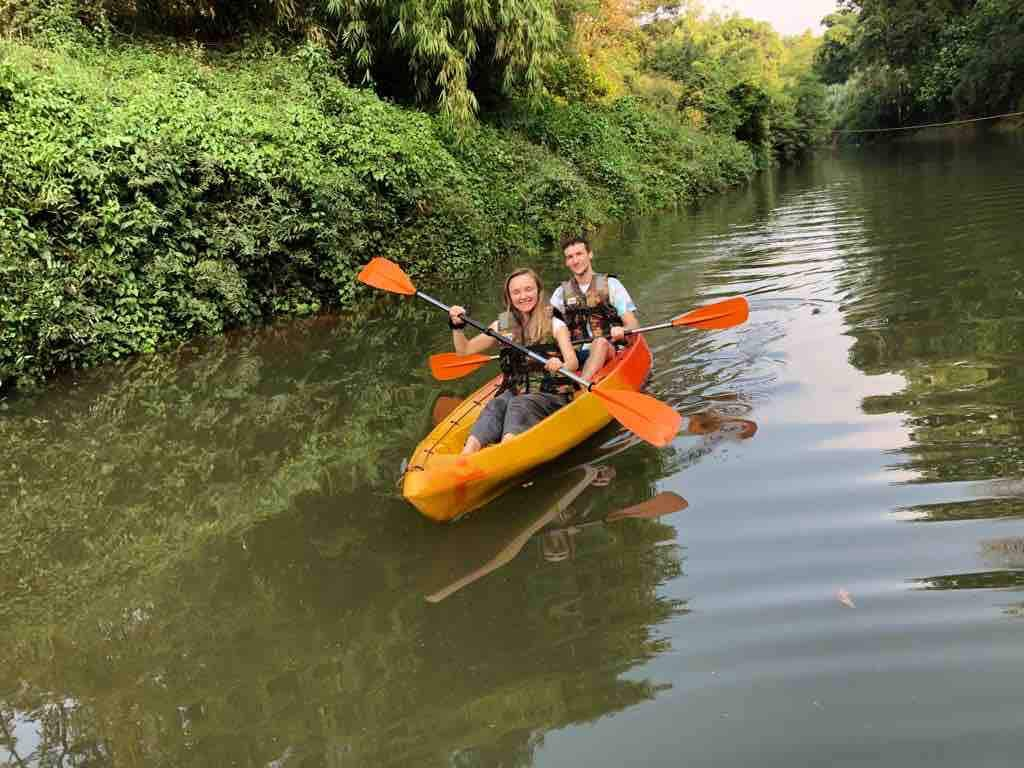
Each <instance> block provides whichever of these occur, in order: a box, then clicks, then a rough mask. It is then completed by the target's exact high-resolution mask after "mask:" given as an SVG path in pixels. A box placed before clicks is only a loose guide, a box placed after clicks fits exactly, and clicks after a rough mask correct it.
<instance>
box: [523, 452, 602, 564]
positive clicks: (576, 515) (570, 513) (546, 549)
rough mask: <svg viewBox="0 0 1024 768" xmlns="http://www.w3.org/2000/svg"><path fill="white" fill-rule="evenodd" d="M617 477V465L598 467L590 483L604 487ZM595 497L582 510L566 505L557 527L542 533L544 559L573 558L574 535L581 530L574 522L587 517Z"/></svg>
mask: <svg viewBox="0 0 1024 768" xmlns="http://www.w3.org/2000/svg"><path fill="white" fill-rule="evenodd" d="M614 479H615V467H609V466H600V467H597V474H596V475H595V476H594V479H593V480H591V481H590V485H591V486H594V487H597V488H603V487H605V486H607V485H608V484H609V483H611V481H612V480H614ZM594 502H595V499H593V498H592V499H591V501H590V503H589V504H588V505H587V506H586V508H585V509H583V510H582V511H580V510H577V509H574V508H573V507H571V506H570V507H566V508H565V509H563V510H562V511H561V512H559V513H558V515H557V516H556V517H555V520H554V523H555V525H556V526H557V527H555V528H553V529H551V530H548V531H546V532H544V533H542V534H541V540H540V549H541V553H542V554H543V556H544V559H545V560H547V561H548V562H549V563H559V562H561V561H562V560H571V559H572V558H573V556H575V554H576V544H575V541H574V537H575V536H576V534H577V533H579V532H580V528H579V527H578V526H577V525H573V524H572V523H576V524H579V523H581V522H583V521H584V520H586V519H587V516H588V515H590V512H591V510H593V508H594Z"/></svg>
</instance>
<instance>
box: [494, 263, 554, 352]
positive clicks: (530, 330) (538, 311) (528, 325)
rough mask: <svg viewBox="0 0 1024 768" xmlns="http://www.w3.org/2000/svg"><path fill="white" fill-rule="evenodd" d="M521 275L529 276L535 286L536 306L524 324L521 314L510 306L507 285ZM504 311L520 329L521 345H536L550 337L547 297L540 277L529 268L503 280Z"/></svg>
mask: <svg viewBox="0 0 1024 768" xmlns="http://www.w3.org/2000/svg"><path fill="white" fill-rule="evenodd" d="M521 275H529V276H530V277H532V278H533V282H534V283H535V284H536V285H537V306H535V307H534V308H533V311H532V312H530V319H529V320H528V321H527V322H525V323H524V322H523V314H522V312H520V311H519V310H518V309H516V308H515V307H514V306H513V305H512V295H511V294H510V293H509V285H510V284H511V283H512V281H513V280H514V279H515V278H517V277H519V276H521ZM505 310H506V311H507V312H511V313H512V316H513V317H514V318H515V319H516V322H517V323H518V324H519V327H520V329H522V332H523V334H522V335H523V344H537V343H538V342H539V341H540V340H541V339H543V338H545V337H547V336H551V335H552V332H551V304H550V303H549V302H548V296H547V294H546V293H545V292H544V283H543V282H542V281H541V279H540V275H538V274H537V273H536V272H534V271H533V270H532V269H530V268H529V267H520V268H519V269H515V270H513V271H512V273H511V274H510V275H509V276H508V277H507V278H505Z"/></svg>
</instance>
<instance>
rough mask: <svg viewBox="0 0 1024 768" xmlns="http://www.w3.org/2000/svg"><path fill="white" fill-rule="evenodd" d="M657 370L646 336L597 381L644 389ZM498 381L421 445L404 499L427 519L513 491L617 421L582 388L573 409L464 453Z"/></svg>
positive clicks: (634, 340)
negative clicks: (522, 479) (518, 481)
mask: <svg viewBox="0 0 1024 768" xmlns="http://www.w3.org/2000/svg"><path fill="white" fill-rule="evenodd" d="M650 370H651V350H650V348H649V347H648V346H647V342H646V341H645V340H644V337H643V335H642V334H637V335H635V336H631V337H630V341H629V343H628V344H627V345H626V346H625V347H623V348H622V349H620V350H619V351H618V353H617V354H616V355H615V357H614V358H612V359H611V360H609V361H608V363H607V365H605V367H604V368H602V369H601V371H599V372H598V374H597V375H596V376H595V377H594V380H595V381H596V382H597V383H596V384H595V385H594V388H595V389H602V390H605V391H611V390H629V391H633V392H636V391H638V390H639V389H640V388H641V387H642V386H643V384H644V382H645V381H646V380H647V376H648V374H649V373H650ZM500 382H501V377H500V376H497V377H495V378H494V379H492V380H491V381H489V382H487V383H486V384H485V385H484V386H482V387H480V389H478V390H477V391H476V392H474V393H473V394H472V395H470V396H469V397H467V398H466V399H465V400H464V401H463V402H462V403H461V404H460V405H459V406H458V407H456V408H455V409H454V410H453V411H452V412H451V413H449V414H448V415H447V416H446V417H445V418H444V419H442V420H441V422H440V423H438V424H437V426H436V427H434V429H433V430H432V431H431V432H430V434H428V435H427V436H426V437H425V438H423V440H422V441H420V444H419V445H418V446H417V447H416V450H415V451H414V452H413V454H412V457H411V458H410V459H409V463H408V465H407V467H406V470H405V476H404V478H403V481H402V495H403V496H404V497H405V498H406V499H408V501H409V502H410V503H411V504H413V505H414V506H415V507H416V508H417V509H418V510H419V511H420V512H421V513H422V514H423V515H425V516H426V517H429V518H430V519H432V520H436V521H438V522H448V521H451V520H455V519H457V518H459V517H461V516H462V515H464V514H466V513H467V512H472V511H473V510H474V509H477V508H479V507H481V506H483V505H484V504H486V503H487V502H488V501H490V500H492V499H494V498H496V497H497V496H499V495H500V494H502V493H504V492H505V491H506V490H508V489H509V488H510V487H511V486H512V485H514V484H515V481H516V479H517V478H518V477H520V476H521V475H523V474H524V473H525V472H528V471H529V470H531V469H533V468H534V467H536V466H538V465H540V464H543V463H544V462H547V461H551V460H552V459H554V458H555V457H557V456H560V455H561V454H563V453H565V452H566V451H568V450H569V449H570V448H573V447H574V446H576V445H578V444H579V443H581V442H582V441H583V440H585V439H587V438H588V437H590V436H591V435H592V434H594V433H595V432H597V431H598V430H599V429H601V428H602V427H604V426H605V425H606V424H608V422H609V421H611V416H610V415H609V414H608V409H607V408H606V407H605V406H604V405H603V404H602V402H601V400H600V399H599V398H598V396H597V395H594V394H592V393H590V392H587V391H583V390H580V391H579V392H577V393H576V396H575V398H574V399H573V401H572V402H570V403H569V404H568V405H566V406H564V407H563V408H560V409H559V410H557V411H556V412H555V413H553V414H552V415H551V416H548V417H547V418H546V419H544V420H543V421H541V422H539V423H538V424H535V425H534V426H533V427H531V428H530V429H528V430H526V431H525V432H523V433H522V434H520V435H518V436H516V437H515V438H513V439H512V440H509V441H508V442H505V443H497V444H495V445H491V446H488V447H486V448H483V449H482V450H480V451H477V452H476V453H473V454H469V455H468V456H462V455H460V453H459V452H460V451H461V450H462V446H463V445H464V444H465V442H466V437H467V436H468V435H469V431H470V429H471V428H472V426H473V424H474V422H475V421H476V419H477V417H478V416H479V415H480V411H481V410H482V409H483V407H484V406H485V405H486V404H487V403H488V402H489V401H490V400H491V398H493V397H494V395H495V393H496V392H497V390H498V385H499V384H500Z"/></svg>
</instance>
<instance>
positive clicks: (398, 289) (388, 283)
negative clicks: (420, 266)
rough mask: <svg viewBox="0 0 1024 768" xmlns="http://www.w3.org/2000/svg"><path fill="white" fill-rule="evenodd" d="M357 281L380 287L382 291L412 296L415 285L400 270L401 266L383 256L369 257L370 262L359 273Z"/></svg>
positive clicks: (414, 291)
mask: <svg viewBox="0 0 1024 768" xmlns="http://www.w3.org/2000/svg"><path fill="white" fill-rule="evenodd" d="M359 282H361V283H366V284H367V285H372V286H373V287H374V288H380V289H381V290H382V291H389V292H391V293H401V294H403V295H405V296H412V295H414V294H415V293H416V286H415V285H413V284H412V280H410V279H409V276H408V275H407V274H405V272H403V271H402V268H401V267H399V266H398V265H397V264H395V262H393V261H389V260H388V259H385V258H384V257H383V256H377V257H375V258H373V259H370V263H369V264H367V265H366V266H365V267H363V269H362V271H361V272H360V273H359Z"/></svg>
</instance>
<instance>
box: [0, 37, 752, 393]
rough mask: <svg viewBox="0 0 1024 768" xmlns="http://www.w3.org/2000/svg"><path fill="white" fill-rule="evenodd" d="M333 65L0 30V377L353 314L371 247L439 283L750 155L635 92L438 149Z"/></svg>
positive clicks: (666, 201)
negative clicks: (34, 38)
mask: <svg viewBox="0 0 1024 768" xmlns="http://www.w3.org/2000/svg"><path fill="white" fill-rule="evenodd" d="M336 75H337V62H336V61H335V60H333V59H332V57H330V56H329V55H327V54H326V53H325V52H324V49H321V48H318V47H317V46H316V45H313V44H306V45H303V46H301V47H299V48H297V49H294V50H293V51H292V53H291V54H290V55H287V56H286V55H283V54H280V53H275V52H274V49H273V46H268V45H265V44H263V43H261V42H260V41H259V40H256V41H254V42H252V43H251V44H250V45H249V46H248V47H245V48H243V49H242V50H240V51H238V52H235V53H232V54H216V55H215V54H212V53H210V52H209V51H207V50H206V49H205V48H203V47H202V46H198V45H196V44H195V43H187V44H182V43H174V42H164V43H160V44H159V45H158V46H154V45H152V44H151V45H150V46H149V47H147V48H139V47H131V46H129V47H123V48H113V47H110V46H108V47H106V48H97V47H90V46H84V47H83V46H80V47H77V48H74V49H73V50H69V51H66V52H55V51H44V50H41V49H39V48H33V47H30V46H25V45H20V44H16V43H13V42H0V173H2V175H3V178H4V179H5V180H6V181H7V183H6V184H5V185H4V187H3V188H2V189H0V276H2V277H0V279H2V280H3V285H4V288H3V290H2V291H0V381H2V382H7V383H8V384H9V383H10V381H12V380H21V381H22V382H23V383H27V382H32V381H40V380H42V379H43V378H45V377H46V376H48V375H49V374H51V373H53V372H54V371H57V370H60V369H62V368H68V367H81V366H90V365H93V364H96V363H99V362H101V361H104V360H109V359H112V358H119V357H124V356H126V355H132V354H136V353H140V352H151V351H153V350H155V349H157V348H159V347H161V346H163V345H167V344H169V343H173V342H177V341H180V340H183V339H187V338H190V337H192V336H196V335H206V334H218V333H221V332H222V331H223V330H225V329H226V328H230V327H234V326H238V325H243V324H251V323H259V322H264V321H266V320H268V319H270V318H273V317H276V316H279V315H305V314H310V313H313V312H317V311H319V310H321V309H323V308H325V307H351V306H354V302H355V301H356V299H357V297H358V294H359V292H360V291H365V289H363V288H362V287H361V286H358V284H357V283H356V281H355V280H354V276H355V273H356V270H357V269H358V267H359V266H360V265H361V264H363V263H365V262H366V261H367V260H369V259H370V258H371V257H373V256H376V255H384V256H388V257H391V258H395V259H397V260H399V261H400V262H401V263H402V264H403V266H405V267H406V268H407V270H408V271H409V272H410V274H411V275H412V276H413V277H414V278H416V279H424V280H426V281H427V282H428V283H429V282H430V281H439V280H448V281H450V280H454V279H458V278H460V277H463V276H466V275H468V274H470V273H472V272H474V271H476V270H479V269H481V268H484V267H486V266H488V265H491V264H493V263H494V261H495V259H497V258H499V257H508V256H509V255H514V254H517V253H523V252H528V251H534V250H536V249H538V248H540V247H542V246H544V245H545V244H547V243H550V242H551V241H552V240H554V239H556V238H557V237H558V236H559V235H560V234H562V233H563V232H565V231H568V230H572V229H579V228H580V227H583V226H590V225H594V224H599V223H601V222H604V221H608V220H609V219H611V218H613V217H620V216H624V215H631V214H637V213H644V212H649V211H652V210H655V209H658V208H662V207H665V206H670V205H673V204H676V203H678V202H682V201H688V200H691V199H693V198H694V197H696V196H698V195H700V194H704V193H706V192H708V191H710V190H713V189H718V188H721V187H723V186H725V185H728V184H734V183H737V182H740V181H742V180H743V179H745V178H746V177H747V176H748V174H749V173H750V172H751V171H752V168H753V166H752V161H751V156H750V152H749V151H748V150H747V149H745V148H744V147H743V146H742V145H740V144H739V143H737V142H735V141H733V140H731V139H722V138H719V137H714V136H708V135H706V134H700V133H698V132H696V131H694V130H691V129H687V128H684V127H682V126H681V125H680V124H679V123H678V121H677V120H676V119H675V118H674V117H672V116H671V115H669V114H666V113H664V112H658V111H657V110H652V109H649V108H647V107H645V106H644V105H643V104H642V103H641V102H640V101H639V100H637V99H633V98H627V99H621V100H618V101H616V102H614V103H613V104H611V105H608V106H597V105H590V106H587V105H582V104H570V105H564V104H557V103H555V102H552V101H549V102H547V103H546V105H544V106H543V107H542V108H541V109H534V108H532V107H531V106H530V105H529V104H527V103H522V104H520V105H518V106H517V107H516V108H515V109H513V110H511V111H509V112H507V113H505V114H504V115H503V116H502V118H501V120H500V121H499V122H503V123H504V127H500V126H499V125H497V124H495V125H478V126H476V127H473V128H468V129H466V130H465V131H464V132H463V134H462V136H461V137H460V139H459V140H458V141H455V140H453V139H452V138H450V134H449V133H448V132H447V129H446V127H445V123H444V122H443V119H442V118H441V117H438V116H431V115H428V114H426V113H422V112H417V111H413V110H409V109H403V108H400V107H397V106H394V105H391V104H388V103H386V102H384V101H382V100H380V99H379V98H378V97H377V96H376V95H374V94H373V93H372V92H370V91H368V90H357V89H352V88H350V87H347V86H346V85H344V84H343V83H342V82H341V81H340V80H339V79H338V77H337V76H336ZM364 295H366V294H364Z"/></svg>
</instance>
